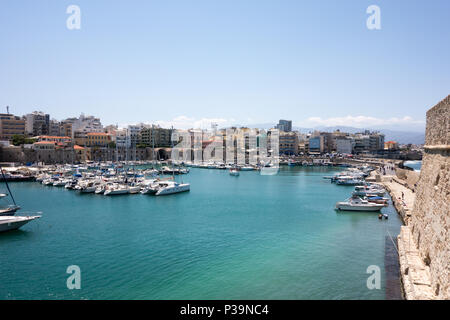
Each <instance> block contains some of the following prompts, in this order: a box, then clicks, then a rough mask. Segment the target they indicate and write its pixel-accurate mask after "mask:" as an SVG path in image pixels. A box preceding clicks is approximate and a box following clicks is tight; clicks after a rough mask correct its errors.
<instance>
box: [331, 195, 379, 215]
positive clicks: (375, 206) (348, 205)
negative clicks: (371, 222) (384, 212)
mask: <svg viewBox="0 0 450 320" xmlns="http://www.w3.org/2000/svg"><path fill="white" fill-rule="evenodd" d="M382 208H384V204H379V203H373V202H369V201H367V200H364V199H361V198H350V199H348V200H347V201H342V202H338V203H336V209H337V210H343V211H370V212H375V211H380V210H381V209H382Z"/></svg>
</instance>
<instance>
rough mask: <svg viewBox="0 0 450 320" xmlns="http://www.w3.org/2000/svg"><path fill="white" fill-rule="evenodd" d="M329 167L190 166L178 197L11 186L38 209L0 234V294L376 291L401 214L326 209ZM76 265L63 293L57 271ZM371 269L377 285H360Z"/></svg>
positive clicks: (332, 198)
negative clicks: (75, 281)
mask: <svg viewBox="0 0 450 320" xmlns="http://www.w3.org/2000/svg"><path fill="white" fill-rule="evenodd" d="M334 171H336V170H333V169H329V168H321V167H318V168H303V167H284V168H282V170H281V171H280V174H278V175H276V176H261V175H259V174H258V173H257V172H241V175H240V176H239V177H231V176H230V175H229V174H228V172H227V171H222V170H205V169H191V173H190V174H188V175H186V176H184V177H183V178H184V179H185V180H186V181H189V182H190V183H191V191H190V192H189V193H184V194H178V195H172V196H167V197H154V196H148V195H130V196H117V197H105V196H99V195H94V194H87V195H82V194H77V193H75V192H73V191H68V190H65V189H64V188H56V187H46V186H43V185H41V184H38V183H12V184H11V188H12V189H13V192H14V194H15V197H16V201H17V202H18V203H20V205H21V206H22V207H23V211H32V210H35V211H43V217H42V218H41V219H40V220H39V221H37V222H33V223H30V224H28V225H26V226H25V227H23V228H22V229H21V230H19V231H14V232H10V233H4V234H0V257H1V258H0V259H1V260H0V262H1V263H0V299H384V298H385V292H384V281H383V279H384V246H385V237H386V235H387V231H389V232H390V233H391V234H392V235H393V236H394V235H396V234H397V233H398V231H399V227H400V225H401V222H400V220H399V218H398V216H397V214H395V213H394V211H393V209H392V207H390V208H387V209H383V211H385V212H389V213H391V214H390V219H389V220H382V221H380V220H378V218H377V215H376V214H373V213H372V214H370V213H338V212H336V211H334V209H333V208H334V205H335V203H336V202H337V201H340V200H344V199H346V198H347V197H348V196H349V194H350V192H351V190H352V188H351V187H345V186H336V185H335V184H331V183H330V182H329V180H325V179H322V176H324V175H330V174H332V173H333V172H334ZM70 265H78V266H79V267H80V269H81V290H68V289H67V287H66V279H67V277H68V276H69V275H68V274H66V269H67V267H68V266H70ZM369 265H378V266H379V267H380V268H381V272H382V281H381V285H382V288H381V290H368V289H367V287H366V280H367V277H368V276H369V275H368V274H366V269H367V267H368V266H369Z"/></svg>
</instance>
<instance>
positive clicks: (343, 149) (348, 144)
mask: <svg viewBox="0 0 450 320" xmlns="http://www.w3.org/2000/svg"><path fill="white" fill-rule="evenodd" d="M353 144H354V142H353V139H351V138H350V137H337V138H336V152H337V153H342V154H344V153H346V154H352V153H353Z"/></svg>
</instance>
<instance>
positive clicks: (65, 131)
mask: <svg viewBox="0 0 450 320" xmlns="http://www.w3.org/2000/svg"><path fill="white" fill-rule="evenodd" d="M59 134H60V135H61V136H66V137H73V134H72V123H70V122H65V121H61V122H60V123H59Z"/></svg>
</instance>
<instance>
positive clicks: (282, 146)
mask: <svg viewBox="0 0 450 320" xmlns="http://www.w3.org/2000/svg"><path fill="white" fill-rule="evenodd" d="M279 153H280V155H282V154H285V155H296V154H298V135H297V132H285V131H281V132H280V136H279Z"/></svg>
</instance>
